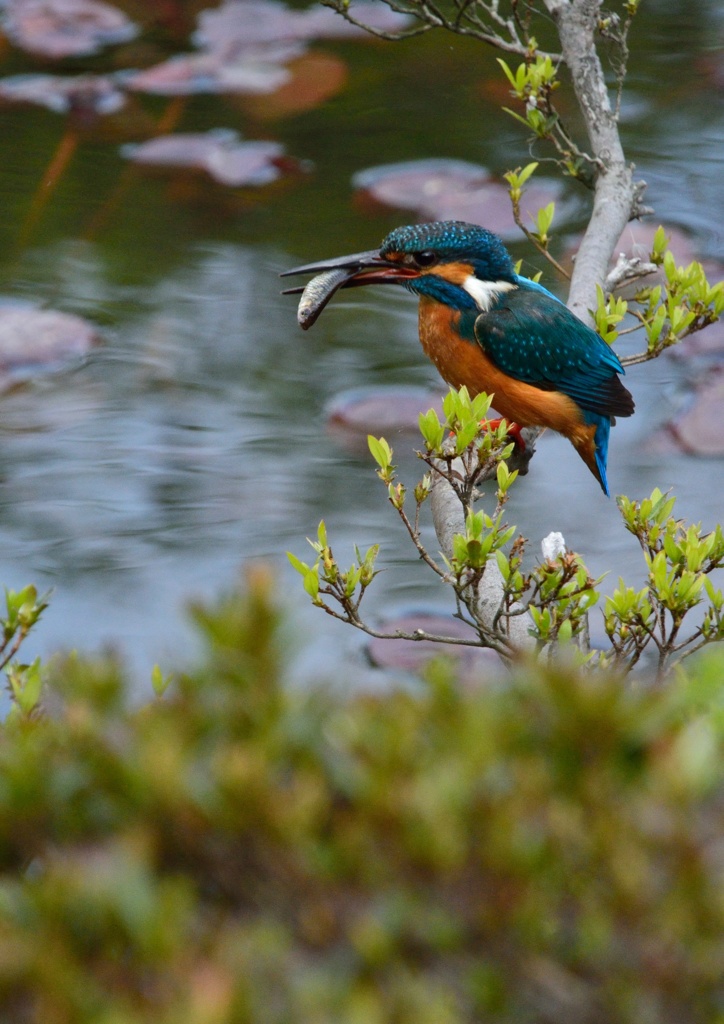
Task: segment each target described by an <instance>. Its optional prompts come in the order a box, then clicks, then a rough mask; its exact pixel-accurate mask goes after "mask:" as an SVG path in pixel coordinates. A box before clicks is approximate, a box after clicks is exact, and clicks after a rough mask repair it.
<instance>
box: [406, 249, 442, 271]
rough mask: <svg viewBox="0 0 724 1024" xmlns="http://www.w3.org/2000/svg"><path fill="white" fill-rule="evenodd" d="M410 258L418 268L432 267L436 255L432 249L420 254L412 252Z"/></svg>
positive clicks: (435, 261) (435, 260)
mask: <svg viewBox="0 0 724 1024" xmlns="http://www.w3.org/2000/svg"><path fill="white" fill-rule="evenodd" d="M412 258H413V260H414V261H415V263H416V264H417V265H418V267H432V266H433V265H434V264H435V263H437V253H436V252H433V251H432V249H424V250H423V251H422V252H413V254H412Z"/></svg>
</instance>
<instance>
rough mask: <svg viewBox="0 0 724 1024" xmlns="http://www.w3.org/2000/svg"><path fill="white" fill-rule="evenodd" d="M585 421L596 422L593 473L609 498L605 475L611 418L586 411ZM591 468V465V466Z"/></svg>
mask: <svg viewBox="0 0 724 1024" xmlns="http://www.w3.org/2000/svg"><path fill="white" fill-rule="evenodd" d="M586 421H587V422H588V423H595V424H596V433H595V434H594V435H593V443H594V444H595V446H596V451H595V461H596V470H598V472H596V471H595V470H594V475H595V476H597V477H598V482H599V483H600V485H601V488H602V489H603V493H604V494H605V495H606V497H607V498H610V497H611V495H610V492H609V490H608V479H607V477H606V461H607V459H608V438H609V434H610V433H611V420H610V418H609V417H608V416H597V415H596V414H595V413H590V412H589V413H586ZM591 469H593V466H591Z"/></svg>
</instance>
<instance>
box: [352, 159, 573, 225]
mask: <svg viewBox="0 0 724 1024" xmlns="http://www.w3.org/2000/svg"><path fill="white" fill-rule="evenodd" d="M352 184H353V185H354V186H355V188H357V189H359V190H360V195H361V198H362V199H363V200H364V199H371V200H373V201H374V202H376V203H381V204H382V205H384V206H392V207H398V208H399V209H403V210H413V211H414V212H415V213H416V214H417V215H418V217H420V218H421V219H423V220H466V221H470V222H471V223H473V224H482V225H484V227H486V228H489V230H490V231H494V232H495V233H496V234H497V235H501V236H502V237H503V238H505V239H506V240H510V239H515V238H519V237H520V229H519V228H518V227H517V225H516V223H515V221H514V219H513V208H512V204H511V201H510V196H509V195H508V189H507V186H505V185H503V184H502V183H501V182H498V181H495V180H494V179H493V178H491V177H490V174H489V172H488V171H487V170H486V168H485V167H481V166H479V165H478V164H471V163H467V162H465V161H462V160H446V159H432V160H410V161H406V162H404V163H397V164H383V165H381V166H379V167H370V168H368V169H366V170H364V171H360V172H358V173H357V174H355V175H354V177H353V179H352ZM560 191H561V190H560V188H559V187H557V186H556V184H555V183H554V182H552V181H548V180H546V181H545V182H544V181H542V180H541V181H540V182H536V183H533V184H531V185H530V186H529V187H528V188H527V189H526V191H525V192H524V194H523V198H522V199H521V204H520V205H521V212H522V216H523V223H524V224H526V226H528V225H530V226H532V224H533V217H534V215H535V213H536V212H537V211H538V210H539V209H540V208H541V207H543V206H546V205H547V204H548V203H550V202H552V201H555V200H556V199H557V198H558V197H559V196H560ZM561 219H562V214H561V211H560V210H558V211H557V218H556V222H557V223H560V222H561Z"/></svg>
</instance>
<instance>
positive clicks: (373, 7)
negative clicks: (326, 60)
mask: <svg viewBox="0 0 724 1024" xmlns="http://www.w3.org/2000/svg"><path fill="white" fill-rule="evenodd" d="M350 14H352V15H354V17H355V18H356V19H357V20H359V21H361V22H363V23H365V24H367V25H370V26H371V27H373V28H377V29H381V30H387V31H391V32H395V31H399V30H400V29H403V28H405V26H406V25H409V24H410V22H411V21H412V18H411V17H410V16H409V15H407V14H398V13H396V12H395V11H392V10H390V8H389V7H387V6H386V5H384V4H379V3H375V2H374V0H359V2H358V3H353V4H352V5H351V7H350ZM320 38H327V39H330V38H337V39H344V38H360V39H366V38H369V35H368V34H367V33H366V32H365V31H364V30H363V29H360V28H357V27H356V26H355V25H351V24H350V23H349V22H348V21H345V19H344V18H343V17H342V16H341V15H339V14H337V13H336V12H335V11H332V10H330V9H329V8H325V7H319V6H312V7H309V8H307V9H306V10H303V11H299V10H291V9H290V8H289V7H287V6H286V4H283V3H280V2H279V0H226V3H222V5H221V6H220V7H217V8H215V9H213V10H207V11H202V12H201V14H200V15H199V27H198V30H197V31H196V32H195V34H194V37H193V39H194V43H195V44H196V45H197V46H200V47H203V48H204V49H207V50H215V49H225V48H227V47H228V46H230V45H233V44H234V43H236V44H237V45H243V46H249V45H250V44H251V43H272V42H278V41H279V40H282V39H297V40H309V39H320Z"/></svg>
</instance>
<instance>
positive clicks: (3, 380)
mask: <svg viewBox="0 0 724 1024" xmlns="http://www.w3.org/2000/svg"><path fill="white" fill-rule="evenodd" d="M99 340H100V338H99V335H98V331H97V330H96V328H95V327H94V326H93V325H92V324H90V323H88V321H87V320H83V319H82V318H81V317H79V316H76V315H75V314H73V313H62V312H59V311H58V310H54V309H37V308H35V307H33V306H26V305H24V304H22V305H21V304H16V303H13V304H8V305H1V306H0V386H3V387H7V386H8V384H11V383H15V382H17V381H18V380H22V379H24V378H26V377H30V376H34V375H35V374H37V373H38V372H39V371H42V370H45V371H48V370H57V369H62V368H63V367H65V366H66V365H67V364H68V363H69V362H72V361H73V360H76V359H79V358H81V357H82V356H85V355H87V353H88V351H89V350H90V349H91V348H92V347H93V346H94V345H97V344H98V342H99Z"/></svg>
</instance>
